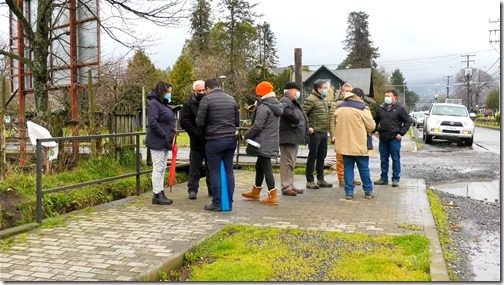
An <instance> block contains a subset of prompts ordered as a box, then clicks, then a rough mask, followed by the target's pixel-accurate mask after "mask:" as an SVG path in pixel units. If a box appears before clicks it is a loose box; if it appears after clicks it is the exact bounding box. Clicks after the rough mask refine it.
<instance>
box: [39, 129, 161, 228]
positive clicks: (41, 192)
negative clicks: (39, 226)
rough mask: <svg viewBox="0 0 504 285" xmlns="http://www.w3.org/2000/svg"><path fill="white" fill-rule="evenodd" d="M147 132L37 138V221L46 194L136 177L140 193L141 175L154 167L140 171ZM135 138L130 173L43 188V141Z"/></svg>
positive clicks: (149, 171)
mask: <svg viewBox="0 0 504 285" xmlns="http://www.w3.org/2000/svg"><path fill="white" fill-rule="evenodd" d="M145 134H146V133H145V132H141V133H140V132H138V133H123V134H109V135H90V136H75V137H55V138H46V139H37V144H36V147H35V152H36V157H37V166H36V168H37V207H36V211H37V223H41V222H42V197H43V195H44V194H49V193H54V192H60V191H64V190H68V189H75V188H81V187H85V186H89V185H93V184H101V183H105V182H110V181H114V180H119V179H124V178H129V177H133V176H135V177H136V190H137V194H138V195H140V194H141V191H140V175H142V174H147V173H151V172H152V169H149V170H144V171H140V162H141V154H140V136H142V135H145ZM132 136H134V137H135V138H136V139H135V150H136V171H135V172H132V173H128V174H123V175H118V176H114V177H107V178H103V179H98V180H93V181H87V182H82V183H77V184H72V185H65V186H61V187H56V188H51V189H43V188H42V163H43V158H42V153H43V151H42V143H43V142H56V143H58V142H62V141H86V140H92V139H101V138H122V137H132Z"/></svg>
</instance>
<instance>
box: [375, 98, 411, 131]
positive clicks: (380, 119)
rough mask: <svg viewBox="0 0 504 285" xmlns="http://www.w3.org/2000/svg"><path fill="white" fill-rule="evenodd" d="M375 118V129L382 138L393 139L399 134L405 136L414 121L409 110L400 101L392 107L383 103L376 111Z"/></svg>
mask: <svg viewBox="0 0 504 285" xmlns="http://www.w3.org/2000/svg"><path fill="white" fill-rule="evenodd" d="M374 120H375V123H376V130H375V131H378V133H379V134H380V139H381V140H392V139H393V138H395V137H396V135H397V134H400V135H401V136H404V135H405V134H406V133H407V132H408V129H409V127H410V126H411V122H412V121H411V117H410V116H409V114H408V111H406V108H404V106H402V105H401V104H400V103H399V102H396V103H395V104H394V105H392V106H390V108H389V107H388V105H386V104H385V103H383V104H381V105H380V107H378V109H377V110H376V112H375V115H374Z"/></svg>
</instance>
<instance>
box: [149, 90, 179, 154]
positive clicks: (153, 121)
mask: <svg viewBox="0 0 504 285" xmlns="http://www.w3.org/2000/svg"><path fill="white" fill-rule="evenodd" d="M147 99H149V107H148V108H147V118H148V122H149V128H148V129H147V137H146V138H145V145H146V146H147V147H148V148H150V149H153V150H162V149H168V150H171V149H172V144H173V137H174V135H175V114H173V111H172V110H171V109H170V108H169V107H168V106H167V101H166V99H163V101H161V100H160V99H159V97H158V96H157V94H156V93H154V92H151V93H149V95H147Z"/></svg>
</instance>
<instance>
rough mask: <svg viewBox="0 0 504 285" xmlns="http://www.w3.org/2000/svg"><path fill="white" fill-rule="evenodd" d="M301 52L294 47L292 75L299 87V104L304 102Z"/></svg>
mask: <svg viewBox="0 0 504 285" xmlns="http://www.w3.org/2000/svg"><path fill="white" fill-rule="evenodd" d="M302 62H303V53H302V50H301V49H300V48H295V49H294V77H295V79H296V84H297V85H298V86H299V88H301V100H300V101H301V104H303V102H304V96H305V95H304V92H303V91H304V86H303V76H302V73H303V63H302Z"/></svg>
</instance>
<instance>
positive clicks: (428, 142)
mask: <svg viewBox="0 0 504 285" xmlns="http://www.w3.org/2000/svg"><path fill="white" fill-rule="evenodd" d="M424 136H425V143H426V144H431V143H432V136H431V135H429V134H424Z"/></svg>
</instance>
